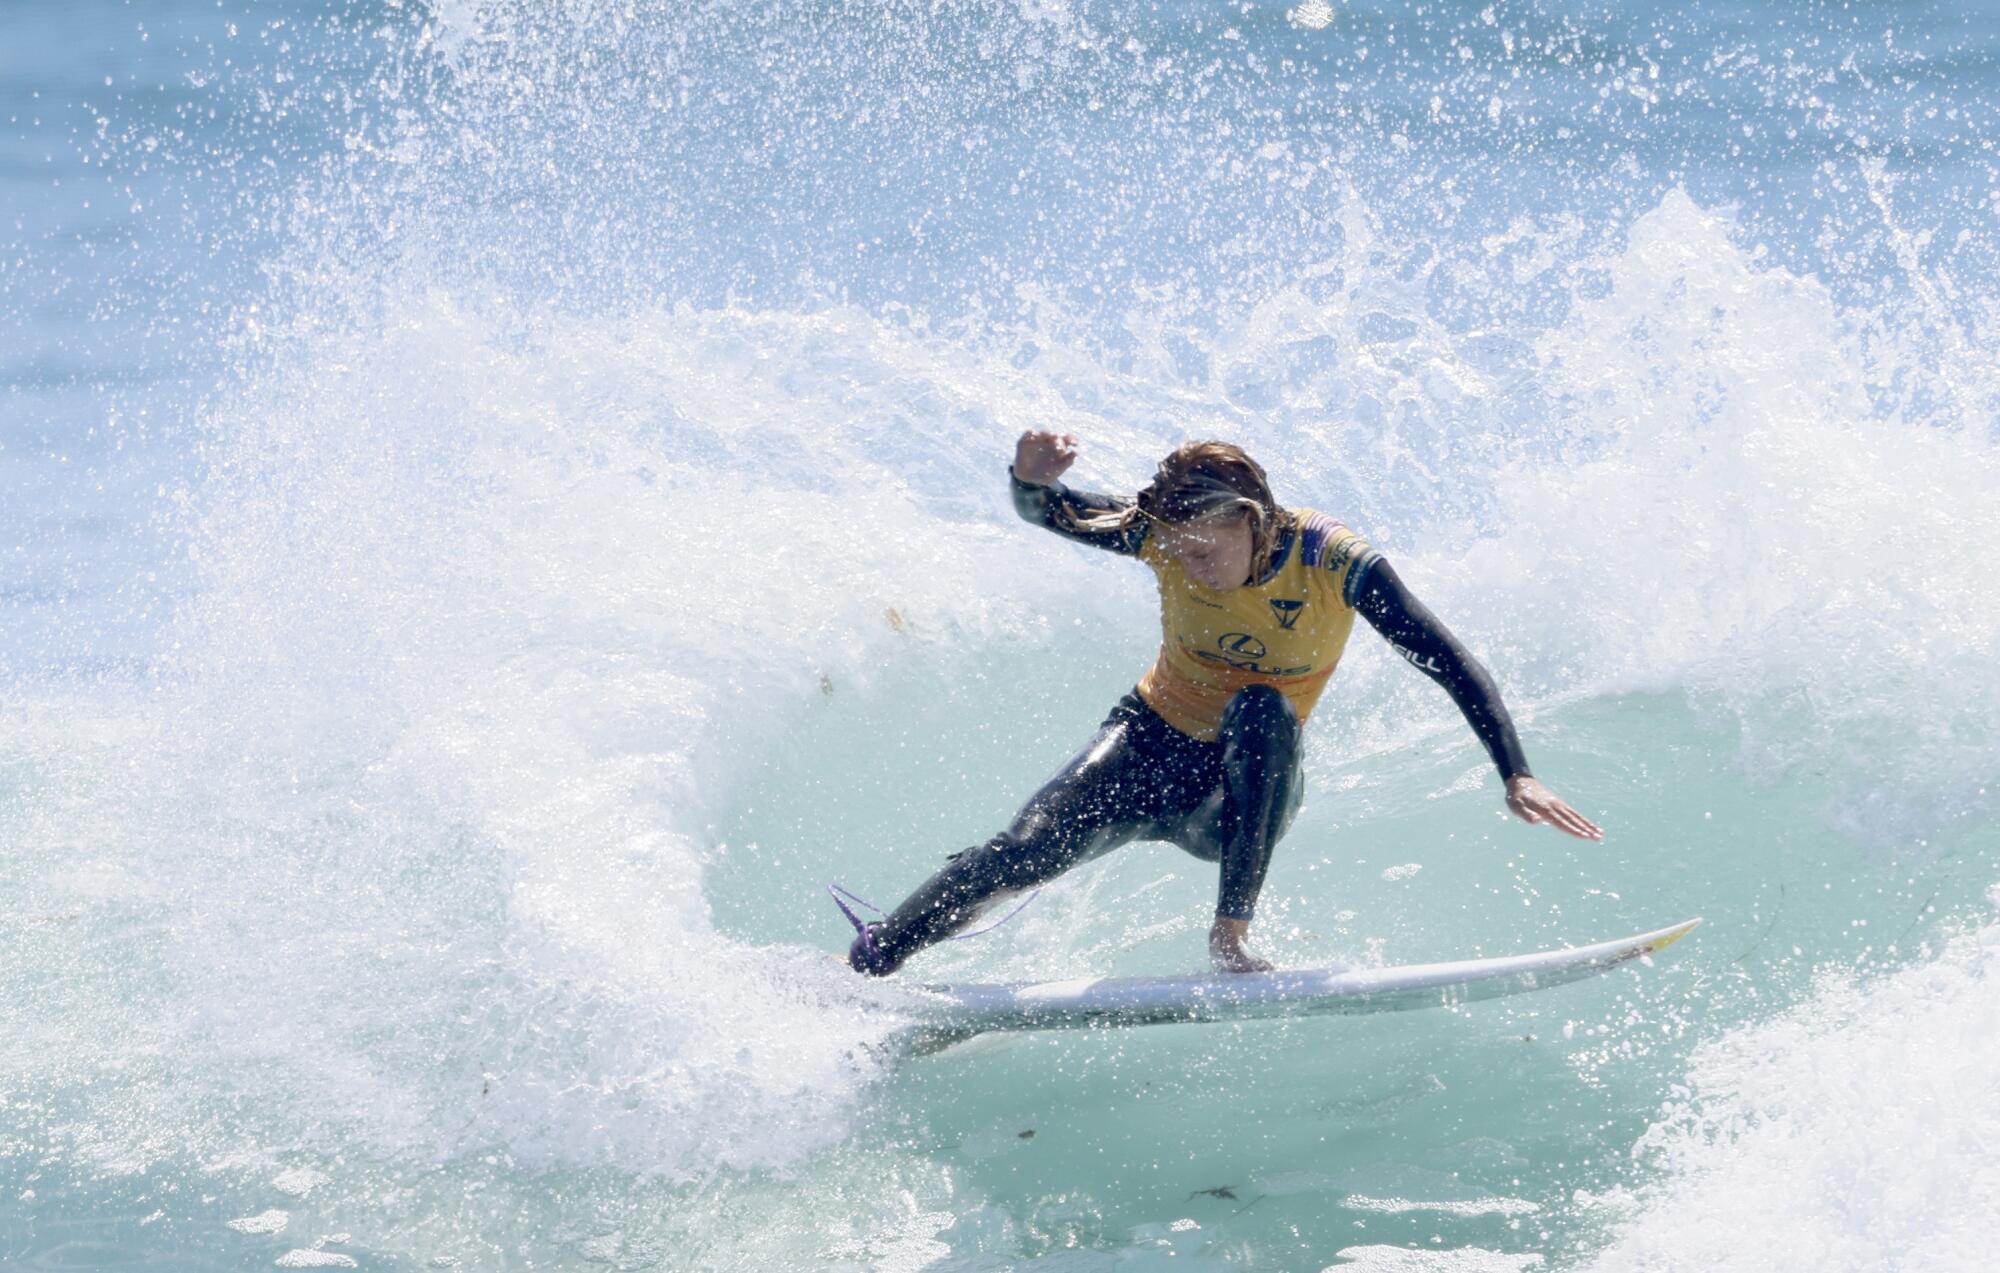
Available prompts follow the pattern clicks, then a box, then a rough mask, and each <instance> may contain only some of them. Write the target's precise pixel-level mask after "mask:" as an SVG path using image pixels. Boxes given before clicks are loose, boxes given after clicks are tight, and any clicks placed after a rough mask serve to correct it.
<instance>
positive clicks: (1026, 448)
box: [1014, 429, 1076, 486]
mask: <svg viewBox="0 0 2000 1273" xmlns="http://www.w3.org/2000/svg"><path fill="white" fill-rule="evenodd" d="M1074 463H1076V438H1075V437H1073V436H1071V435H1070V434H1067V433H1047V432H1043V431H1041V430H1038V429H1030V430H1028V431H1027V432H1026V433H1023V434H1022V435H1021V440H1020V441H1019V442H1016V443H1015V444H1014V476H1015V477H1018V478H1020V479H1021V480H1022V481H1023V482H1026V483H1027V484H1028V485H1030V486H1047V485H1048V484H1049V483H1050V482H1053V481H1055V480H1056V479H1057V478H1059V477H1061V476H1062V475H1063V474H1064V473H1066V472H1068V471H1069V466H1070V465H1072V464H1074Z"/></svg>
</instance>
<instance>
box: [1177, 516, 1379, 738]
mask: <svg viewBox="0 0 2000 1273" xmlns="http://www.w3.org/2000/svg"><path fill="white" fill-rule="evenodd" d="M1379 555H1380V554H1378V553H1377V552H1376V551H1375V550H1374V549H1372V548H1370V547H1369V546H1368V544H1367V543H1366V542H1365V541H1364V540H1363V539H1362V538H1361V536H1359V535H1357V534H1355V533H1354V532H1353V531H1351V530H1349V529H1348V528H1347V527H1345V526H1343V525H1341V524H1340V523H1339V522H1337V521H1335V520H1333V519H1332V518H1331V517H1327V516H1325V515H1324V514H1321V513H1315V512H1313V511H1312V510H1310V509H1295V510H1293V527H1292V529H1291V530H1289V531H1287V532H1286V533H1285V538H1284V543H1283V547H1282V549H1281V551H1280V562H1279V566H1278V569H1277V570H1276V571H1275V572H1274V573H1273V574H1272V575H1271V576H1270V577H1269V578H1268V579H1265V580H1264V581H1263V582H1262V583H1253V584H1245V585H1244V586H1243V587H1241V588H1231V589H1228V590H1227V591H1221V592H1218V591H1216V590H1215V589H1213V588H1204V587H1203V586H1202V585H1200V584H1198V583H1196V582H1195V581H1194V580H1192V579H1190V578H1188V575H1187V571H1185V570H1183V569H1182V568H1181V565H1180V563H1179V562H1177V561H1175V560H1174V557H1173V555H1172V554H1171V553H1169V552H1167V551H1166V550H1165V549H1164V548H1162V547H1161V546H1160V545H1159V544H1158V543H1156V542H1154V540H1153V538H1152V537H1151V536H1147V538H1146V540H1145V542H1144V543H1143V544H1142V545H1141V546H1140V549H1139V560H1141V561H1143V562H1145V563H1146V564H1147V565H1148V566H1151V567H1152V568H1153V573H1154V574H1155V575H1157V576H1158V577H1159V581H1160V629H1161V631H1160V655H1159V658H1158V659H1156V660H1155V661H1154V663H1153V666H1152V668H1151V669H1150V670H1149V671H1148V672H1147V673H1146V675H1145V677H1144V679H1142V680H1141V681H1140V682H1139V697H1141V698H1143V699H1144V700H1146V704H1147V706H1149V707H1151V708H1152V709H1153V710H1154V711H1156V712H1158V713H1159V714H1160V715H1161V717H1162V718H1164V719H1165V720H1166V722H1167V723H1168V724H1169V725H1172V726H1173V727H1174V728H1175V729H1178V730H1180V731H1181V732H1182V733H1184V734H1191V735H1193V736H1194V737H1196V738H1199V739H1202V740H1204V741H1208V742H1213V741H1214V740H1215V738H1216V737H1217V735H1218V734H1219V733H1220V732H1221V729H1222V711H1223V708H1225V707H1227V706H1228V705H1229V699H1230V696H1231V695H1233V694H1235V693H1236V692H1237V691H1238V690H1241V689H1245V688H1247V687H1249V686H1252V685H1269V686H1271V687H1273V688H1274V689H1276V690H1278V691H1279V692H1280V693H1282V694H1283V695H1284V696H1285V697H1286V698H1287V699H1290V700H1291V704H1292V707H1293V708H1294V709H1295V710H1296V711H1297V712H1298V714H1299V719H1300V720H1301V721H1303V720H1305V718H1306V717H1307V716H1308V715H1309V714H1310V713H1311V712H1312V709H1313V704H1315V703H1317V702H1318V701H1319V696H1320V691H1322V690H1324V689H1325V688H1326V683H1327V681H1328V679H1329V678H1331V677H1332V676H1333V669H1334V666H1335V665H1336V664H1338V663H1339V662H1340V654H1341V651H1342V650H1344V649H1346V648H1347V634H1348V633H1349V632H1350V631H1351V630H1352V629H1353V627H1354V600H1355V597H1356V596H1357V595H1358V594H1359V592H1360V587H1361V581H1362V578H1363V576H1364V575H1366V573H1367V570H1368V567H1369V566H1370V565H1371V564H1373V562H1374V561H1375V559H1376V557H1377V556H1379Z"/></svg>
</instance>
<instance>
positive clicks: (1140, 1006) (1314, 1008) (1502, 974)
mask: <svg viewBox="0 0 2000 1273" xmlns="http://www.w3.org/2000/svg"><path fill="white" fill-rule="evenodd" d="M1699 923H1701V920H1699V919H1690V920H1687V921H1686V922H1684V923H1680V924H1675V925H1673V926H1672V927H1671V928H1662V929H1660V930H1658V931H1657V932H1651V933H1641V934H1640V935H1639V936H1637V937H1627V938H1625V939H1623V940H1622V941H1608V942H1600V943H1598V944H1597V945H1595V946H1576V947H1572V948H1570V949H1567V950H1548V951H1542V952H1541V953H1539V954H1532V955H1503V956H1501V957H1499V958H1496V959H1461V960H1456V961H1454V962H1451V963H1442V964H1406V965H1404V966H1403V967H1400V968H1363V969H1350V968H1303V969H1280V970H1278V971H1275V972H1253V973H1234V974H1231V973H1206V974H1200V975H1194V976H1180V977H1091V978H1083V979H1078V980H1074V981H1040V982H1022V983H1015V984H1011V985H965V986H925V987H924V988H923V990H922V992H921V994H920V997H919V999H918V1002H917V1003H916V1004H915V1005H913V1006H914V1007H915V1008H916V1010H917V1012H918V1014H919V1018H920V1021H921V1024H920V1026H919V1029H920V1030H921V1031H922V1032H924V1033H925V1034H929V1035H932V1036H934V1037H937V1038H939V1039H945V1038H951V1039H963V1038H967V1037H969V1036H971V1035H975V1034H982V1033H984V1032H986V1031H988V1030H1053V1029H1063V1028H1079V1027H1091V1026H1130V1025H1163V1024H1166V1023H1169V1022H1175V1021H1248V1020H1255V1019H1257V1018H1261V1017H1292V1016H1300V1017H1303V1016H1319V1015H1323V1014H1332V1013H1358V1012H1402V1011H1406V1010H1408V1009H1411V1008H1437V1007H1449V1006H1452V1005H1455V1004H1461V1003H1473V1002H1476V1001H1478V1000H1481V999H1497V998H1499V997H1500V996H1502V995H1514V994H1521V993H1522V992H1524V991H1528V990H1545V989H1547V988H1548V987H1550V986H1559V985H1562V984H1563V983H1564V982H1569V981H1576V980H1579V979H1581V978H1584V977H1591V976H1595V975H1596V974H1598V973H1601V972H1604V971H1606V970H1607V969H1611V968H1615V967H1617V966H1618V965H1619V964H1622V963H1625V962H1626V961H1628V960H1632V959H1638V958H1640V957H1642V956H1645V955H1650V954H1653V953H1654V952H1655V951H1658V950H1662V949H1664V948H1665V947H1667V946H1669V945H1671V944H1673V943H1674V942H1676V941H1679V940H1680V939H1681V938H1682V937H1684V936H1686V935H1687V933H1688V932H1689V930H1691V929H1692V928H1693V927H1694V926H1695V925H1696V924H1699Z"/></svg>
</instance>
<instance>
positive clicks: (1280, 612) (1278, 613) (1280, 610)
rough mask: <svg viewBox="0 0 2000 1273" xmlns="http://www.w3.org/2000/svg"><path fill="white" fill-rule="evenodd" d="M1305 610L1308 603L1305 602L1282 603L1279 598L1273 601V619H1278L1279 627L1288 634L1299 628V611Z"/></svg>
mask: <svg viewBox="0 0 2000 1273" xmlns="http://www.w3.org/2000/svg"><path fill="white" fill-rule="evenodd" d="M1305 608H1306V603H1305V602H1303V601H1282V600H1279V599H1277V598H1273V599H1272V601H1271V615H1272V617H1273V618H1275V619H1277V621H1278V626H1279V627H1281V628H1283V629H1284V630H1285V631H1287V632H1290V631H1291V630H1292V629H1293V628H1294V627H1296V626H1298V622H1299V611H1301V610H1303V609H1305Z"/></svg>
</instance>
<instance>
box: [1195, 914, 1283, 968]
mask: <svg viewBox="0 0 2000 1273" xmlns="http://www.w3.org/2000/svg"><path fill="white" fill-rule="evenodd" d="M1249 936H1250V921H1249V920H1247V919H1224V918H1223V917H1222V916H1220V915H1217V916H1216V917H1215V923H1214V924H1213V925H1211V926H1210V927H1209V930H1208V961H1209V962H1210V963H1212V964H1214V965H1215V970H1216V971H1217V972H1269V971H1271V963H1270V961H1269V960H1265V959H1259V958H1257V956H1255V955H1253V954H1251V953H1250V952H1249V951H1248V950H1247V949H1245V948H1244V945H1243V943H1244V942H1245V941H1246V940H1247V939H1248V938H1249Z"/></svg>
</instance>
